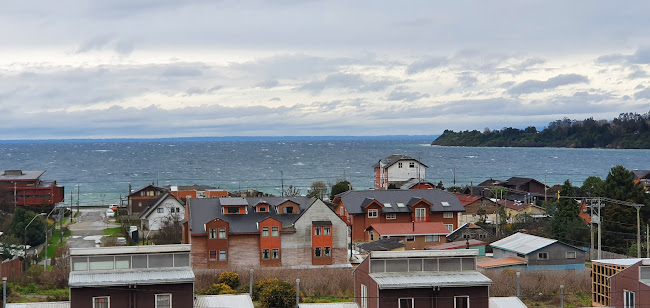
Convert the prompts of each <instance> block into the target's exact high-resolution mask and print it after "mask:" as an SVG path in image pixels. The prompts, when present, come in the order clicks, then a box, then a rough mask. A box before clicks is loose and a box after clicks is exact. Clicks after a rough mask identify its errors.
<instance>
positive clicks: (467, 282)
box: [369, 271, 492, 289]
mask: <svg viewBox="0 0 650 308" xmlns="http://www.w3.org/2000/svg"><path fill="white" fill-rule="evenodd" d="M369 275H370V278H372V279H373V280H374V281H375V282H376V283H377V286H378V287H379V288H380V289H404V288H427V287H434V286H440V287H466V286H481V285H491V284H492V280H490V278H487V277H486V276H485V275H483V274H481V273H479V272H476V271H458V272H399V273H371V274H369Z"/></svg>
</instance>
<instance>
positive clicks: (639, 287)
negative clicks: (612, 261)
mask: <svg viewBox="0 0 650 308" xmlns="http://www.w3.org/2000/svg"><path fill="white" fill-rule="evenodd" d="M635 260H636V262H635V263H634V264H631V265H629V266H627V268H625V269H623V270H621V271H620V272H618V273H616V274H614V275H612V276H611V277H610V278H609V283H610V286H611V290H610V293H609V295H610V296H611V299H610V303H609V305H611V306H614V307H643V306H644V305H645V306H647V305H648V303H650V259H641V260H639V259H635Z"/></svg>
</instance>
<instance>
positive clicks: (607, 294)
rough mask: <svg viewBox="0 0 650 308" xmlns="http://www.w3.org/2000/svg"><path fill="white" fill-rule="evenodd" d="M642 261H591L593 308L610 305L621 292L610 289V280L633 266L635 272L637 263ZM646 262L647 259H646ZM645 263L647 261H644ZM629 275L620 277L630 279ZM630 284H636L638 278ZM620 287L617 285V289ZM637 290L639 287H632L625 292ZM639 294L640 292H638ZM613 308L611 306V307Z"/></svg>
mask: <svg viewBox="0 0 650 308" xmlns="http://www.w3.org/2000/svg"><path fill="white" fill-rule="evenodd" d="M643 260H644V259H640V258H632V259H603V260H592V261H591V301H592V305H593V306H610V305H612V303H614V302H613V301H612V299H613V298H614V297H616V296H617V294H620V293H621V292H623V290H620V289H618V290H617V289H614V288H612V284H611V283H612V280H611V278H612V277H614V276H617V275H618V274H619V273H621V272H622V271H624V270H626V269H628V268H630V267H632V266H635V265H637V266H635V268H636V269H633V270H632V271H637V270H638V265H639V263H641V264H642V261H643ZM646 260H648V259H646ZM646 263H647V261H646ZM629 274H630V273H628V274H626V275H623V276H621V277H622V278H624V279H630V278H629ZM630 281H631V282H636V281H638V278H632V279H631V280H630ZM620 286H622V284H621V283H620V281H619V283H618V287H620ZM637 289H639V286H634V287H632V288H630V289H627V290H632V291H634V290H637ZM639 293H641V292H639ZM637 296H640V294H637ZM612 306H613V305H612ZM614 307H624V306H623V305H618V306H614Z"/></svg>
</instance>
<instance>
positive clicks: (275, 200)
mask: <svg viewBox="0 0 650 308" xmlns="http://www.w3.org/2000/svg"><path fill="white" fill-rule="evenodd" d="M228 199H238V200H239V201H235V202H241V200H244V201H246V202H247V204H248V205H247V207H248V214H245V215H228V214H222V213H221V207H222V203H223V202H224V201H225V200H228ZM262 200H263V201H265V202H267V203H268V204H269V205H271V206H272V207H276V206H277V205H279V204H282V203H284V202H285V201H287V200H289V201H293V202H295V203H297V204H298V207H299V208H300V211H299V212H298V213H295V214H280V215H278V213H277V212H276V210H275V209H270V211H269V212H268V213H257V212H255V208H254V206H255V205H256V204H258V203H259V202H260V201H262ZM314 201H316V199H314V198H308V197H264V198H218V199H217V198H197V199H191V201H190V207H189V210H190V228H191V231H192V232H191V233H192V234H205V233H206V230H205V224H206V223H207V222H209V221H211V220H213V219H215V218H219V219H222V220H224V221H226V222H228V224H229V226H230V232H231V233H258V232H259V230H258V229H257V223H258V222H260V221H262V220H264V219H267V218H269V217H271V218H274V219H276V220H278V221H280V222H281V223H282V226H289V225H292V224H293V223H294V222H295V221H296V220H297V219H298V218H299V217H300V215H302V213H304V212H305V210H306V209H307V208H308V207H309V206H311V204H312V203H314ZM226 203H227V204H231V205H232V202H231V201H230V200H228V201H226Z"/></svg>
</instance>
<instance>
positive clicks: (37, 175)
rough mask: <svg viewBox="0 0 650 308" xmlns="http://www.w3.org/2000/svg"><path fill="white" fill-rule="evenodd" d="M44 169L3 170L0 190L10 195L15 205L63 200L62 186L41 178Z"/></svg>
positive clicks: (54, 202) (46, 204) (37, 204)
mask: <svg viewBox="0 0 650 308" xmlns="http://www.w3.org/2000/svg"><path fill="white" fill-rule="evenodd" d="M44 173H45V170H40V171H23V170H5V171H4V172H2V174H0V191H5V192H6V193H7V194H8V195H11V201H12V204H13V205H15V206H32V207H39V206H54V205H56V204H57V203H59V202H63V198H64V189H63V186H58V185H56V181H44V180H41V176H43V174H44Z"/></svg>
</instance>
